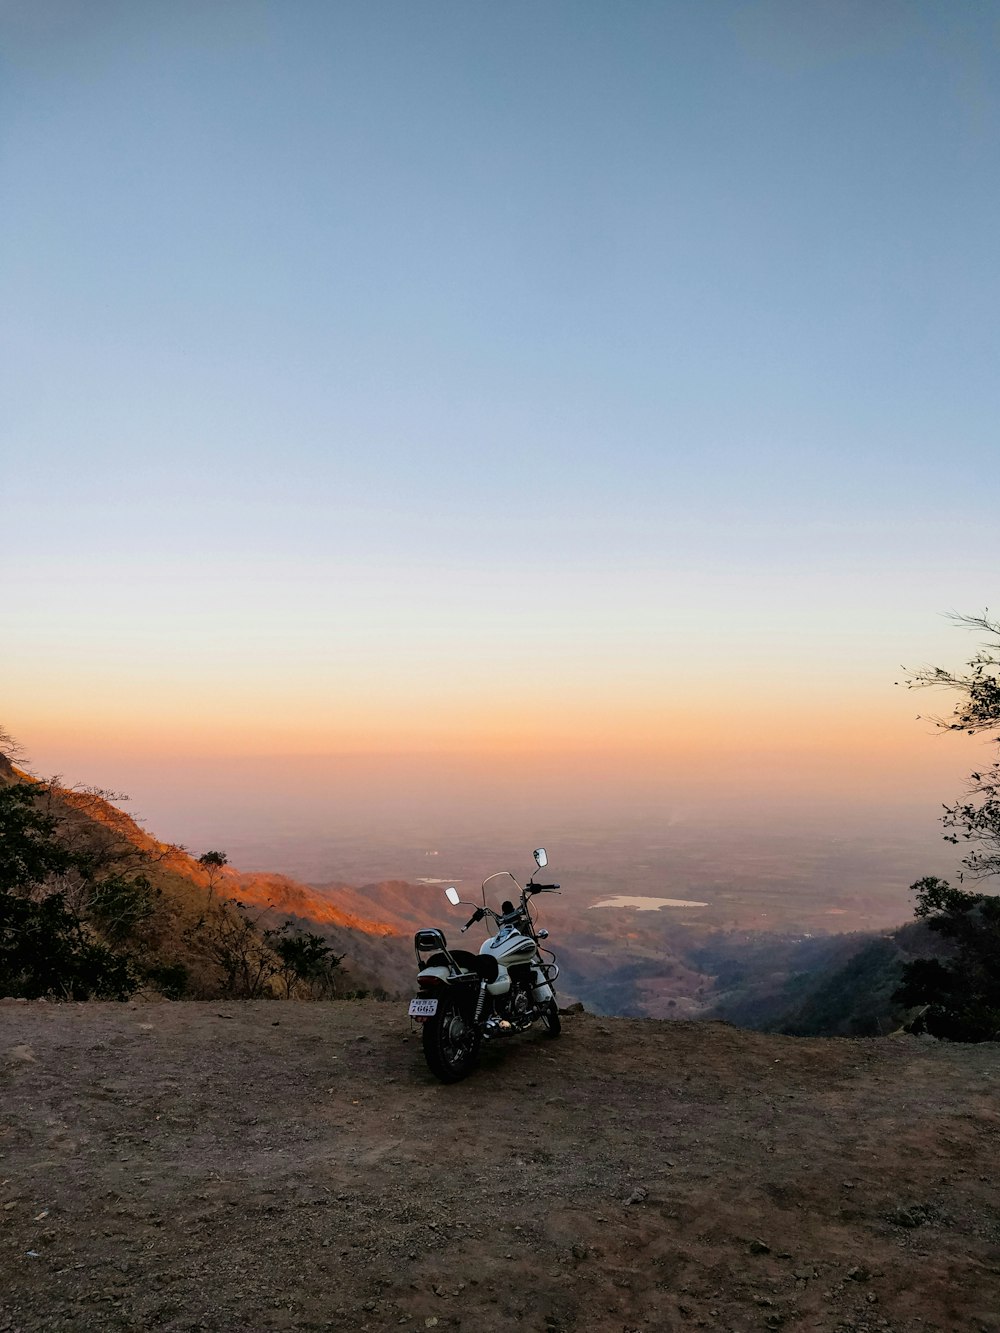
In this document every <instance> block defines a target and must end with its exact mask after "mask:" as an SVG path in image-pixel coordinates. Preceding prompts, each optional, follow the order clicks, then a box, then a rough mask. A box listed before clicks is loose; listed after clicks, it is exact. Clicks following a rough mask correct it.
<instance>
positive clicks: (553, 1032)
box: [541, 1000, 562, 1037]
mask: <svg viewBox="0 0 1000 1333" xmlns="http://www.w3.org/2000/svg"><path fill="white" fill-rule="evenodd" d="M541 1013H542V1027H543V1028H544V1029H545V1035H546V1036H547V1037H558V1036H559V1033H560V1032H562V1019H561V1018H560V1017H559V1004H558V1002H557V1001H556V1000H549V1001H548V1002H547V1003H546V1004H544V1005H543V1006H542V1011H541Z"/></svg>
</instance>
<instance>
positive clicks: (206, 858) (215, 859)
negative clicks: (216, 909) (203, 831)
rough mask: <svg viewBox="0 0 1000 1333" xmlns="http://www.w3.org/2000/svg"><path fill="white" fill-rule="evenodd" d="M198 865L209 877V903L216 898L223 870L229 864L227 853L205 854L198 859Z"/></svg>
mask: <svg viewBox="0 0 1000 1333" xmlns="http://www.w3.org/2000/svg"><path fill="white" fill-rule="evenodd" d="M198 864H199V865H200V866H201V868H202V869H203V870H204V871H205V872H206V874H207V875H208V901H209V904H211V902H212V899H213V898H214V897H215V886H216V884H218V882H219V880H220V879H221V877H222V871H223V869H224V868H225V867H226V866H227V865H228V864H229V857H228V856H227V855H226V853H225V852H204V853H203V854H202V855H201V856H199V857H198Z"/></svg>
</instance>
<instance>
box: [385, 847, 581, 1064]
mask: <svg viewBox="0 0 1000 1333" xmlns="http://www.w3.org/2000/svg"><path fill="white" fill-rule="evenodd" d="M534 857H535V865H536V866H537V867H538V869H539V870H542V869H544V867H545V866H546V865H547V864H548V857H547V856H546V853H545V848H544V847H539V848H538V849H537V850H536V851H535V853H534ZM505 878H506V879H510V880H511V881H512V882H513V884H514V886H515V888H516V889H517V890H518V894H519V896H518V901H517V902H516V903H514V902H512V901H511V900H510V899H506V900H505V901H504V902H503V903H502V904H501V907H500V911H499V912H497V911H494V909H493V908H492V907H490V906H489V905H488V904H487V901H486V892H487V885H488V884H490V883H491V882H492V881H494V880H499V879H505ZM558 892H559V885H558V884H536V883H535V880H534V872H532V878H531V879H529V880H528V882H527V884H525V885H524V887H523V888H522V887H521V885H520V884H519V883H518V881H517V880H516V879H515V878H514V876H513V875H512V874H511V872H510V871H509V870H501V871H498V872H497V873H496V874H495V875H488V876H487V878H486V879H484V880H483V884H482V898H483V901H482V906H477V905H476V904H474V903H463V902H462V899H461V898H460V897H459V894H458V891H457V889H455V888H447V889H445V896H446V897H447V899H448V901H449V902H450V903H451V904H452V905H453V906H455V907H459V906H464V907H474V908H475V910H474V911H473V913H472V916H471V917H470V918H469V920H468V921H467V922H466V923H465V925H464V926H463V927H462V934H463V935H464V934H465V932H466V931H467V930H468V929H469V927H470V926H474V925H476V924H477V922H479V921H487V922H488V923H489V929H490V930H491V931H493V930H495V932H496V933H495V934H490V936H489V937H488V938H487V939H486V940H485V941H484V942H483V944H482V945H481V946H480V949H479V953H478V954H475V953H471V952H469V951H467V950H465V949H450V948H449V947H448V942H447V940H446V939H445V936H444V932H443V931H441V930H438V929H437V928H431V929H428V930H418V931H417V933H416V935H415V936H414V937H413V947H414V952H415V953H416V956H417V968H418V971H417V987H418V989H419V991H420V994H419V995H418V996H416V998H415V999H413V1000H411V1001H410V1008H409V1015H410V1017H411V1018H412V1019H415V1020H416V1021H417V1022H418V1023H419V1024H420V1025H421V1029H422V1031H421V1039H422V1041H423V1048H424V1056H425V1058H426V1060H427V1064H428V1066H429V1067H430V1070H431V1073H432V1074H434V1075H435V1077H437V1078H439V1079H440V1080H441V1082H442V1083H457V1082H458V1080H459V1079H462V1078H465V1076H466V1074H469V1073H471V1071H472V1070H473V1069H474V1068H475V1066H476V1063H477V1062H478V1060H479V1051H480V1046H481V1044H482V1043H483V1042H484V1041H495V1040H497V1039H498V1038H501V1037H508V1036H511V1035H512V1034H513V1033H515V1032H524V1031H525V1030H526V1029H527V1028H529V1027H531V1025H532V1024H533V1023H537V1022H540V1023H541V1025H542V1028H543V1029H544V1032H545V1035H546V1036H547V1037H558V1036H559V1030H560V1026H561V1025H560V1021H559V1006H558V1004H557V1002H556V993H555V989H554V986H553V983H554V981H555V980H556V978H557V977H558V975H559V966H558V964H557V963H556V961H555V955H554V954H553V953H552V950H551V949H546V948H543V947H542V941H543V940H546V939H548V937H549V932H548V931H547V930H536V928H535V917H534V913H533V910H532V906H531V900H532V899H533V898H534V897H536V896H537V895H538V894H541V893H558ZM424 955H426V957H425V956H424ZM543 955H547V958H545V957H543Z"/></svg>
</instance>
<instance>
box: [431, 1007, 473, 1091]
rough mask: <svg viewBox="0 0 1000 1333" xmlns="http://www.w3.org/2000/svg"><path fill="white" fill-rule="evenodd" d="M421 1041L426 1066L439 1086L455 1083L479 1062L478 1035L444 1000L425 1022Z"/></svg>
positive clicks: (469, 1072) (455, 1009)
mask: <svg viewBox="0 0 1000 1333" xmlns="http://www.w3.org/2000/svg"><path fill="white" fill-rule="evenodd" d="M422 1040H423V1044H424V1058H425V1059H426V1061H427V1066H428V1068H429V1069H430V1071H431V1073H432V1074H433V1075H434V1077H435V1078H439V1079H440V1080H441V1082H442V1083H457V1082H458V1081H459V1080H460V1079H463V1078H465V1076H466V1074H471V1073H472V1071H473V1069H475V1067H476V1065H477V1063H478V1061H479V1043H480V1033H479V1032H477V1031H476V1029H475V1028H473V1027H472V1026H471V1025H469V1024H468V1023H466V1021H465V1020H464V1019H463V1018H462V1015H461V1014H460V1013H459V1012H458V1009H457V1008H456V1006H455V1005H454V1004H452V1003H448V1002H447V1001H446V1002H444V1003H441V1002H439V1003H438V1011H437V1013H436V1014H435V1015H434V1016H433V1018H428V1019H427V1021H426V1022H425V1023H424V1025H423V1033H422Z"/></svg>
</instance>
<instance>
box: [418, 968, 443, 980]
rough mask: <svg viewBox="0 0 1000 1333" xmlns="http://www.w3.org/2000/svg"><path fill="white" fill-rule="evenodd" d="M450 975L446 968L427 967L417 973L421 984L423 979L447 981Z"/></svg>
mask: <svg viewBox="0 0 1000 1333" xmlns="http://www.w3.org/2000/svg"><path fill="white" fill-rule="evenodd" d="M450 975H451V973H450V972H449V971H448V969H447V968H446V967H425V968H424V969H423V970H422V971H421V972H418V973H417V981H418V982H419V981H420V980H421V979H422V978H423V977H439V978H440V979H441V980H442V981H447V980H448V978H449V977H450Z"/></svg>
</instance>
